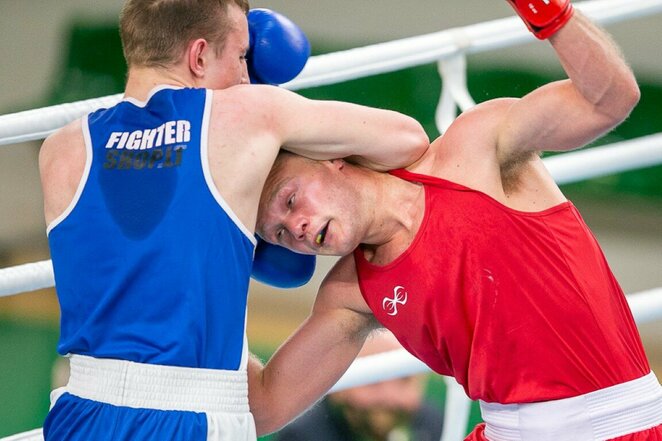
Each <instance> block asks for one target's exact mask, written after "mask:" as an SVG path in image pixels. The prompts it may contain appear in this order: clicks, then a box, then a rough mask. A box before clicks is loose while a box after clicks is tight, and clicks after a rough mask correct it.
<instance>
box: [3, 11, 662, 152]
mask: <svg viewBox="0 0 662 441" xmlns="http://www.w3.org/2000/svg"><path fill="white" fill-rule="evenodd" d="M575 6H576V7H577V8H578V9H579V10H581V11H582V12H584V13H585V14H587V15H588V16H589V17H591V18H592V19H593V20H595V21H597V22H598V23H601V24H610V23H616V22H619V21H623V20H630V19H634V18H638V17H643V16H648V15H652V14H655V13H659V12H662V0H590V1H584V2H577V3H575ZM531 41H535V38H534V37H533V36H532V35H531V34H530V33H529V32H528V31H527V30H526V28H525V27H524V26H523V25H522V23H521V20H520V19H519V18H518V17H515V16H512V17H508V18H502V19H498V20H492V21H488V22H484V23H479V24H475V25H470V26H465V27H462V28H454V29H448V30H444V31H440V32H435V33H431V34H426V35H421V36H417V37H411V38H404V39H401V40H395V41H390V42H386V43H379V44H374V45H369V46H365V47H360V48H355V49H350V50H346V51H340V52H335V53H331V54H325V55H318V56H315V57H311V59H310V60H309V61H308V63H307V64H306V67H305V68H304V70H303V72H302V73H301V74H300V75H299V76H298V77H297V78H296V79H294V80H293V81H291V82H289V83H286V84H284V85H283V87H286V88H288V89H292V90H298V89H303V88H308V87H316V86H323V85H328V84H333V83H338V82H342V81H347V80H351V79H356V78H361V77H366V76H371V75H376V74H380V73H386V72H392V71H395V70H400V69H404V68H408V67H413V66H418V65H422V64H427V63H433V62H436V61H439V60H444V59H447V58H450V57H453V56H454V55H457V54H458V53H462V54H470V53H478V52H485V51H492V50H494V49H500V48H504V47H509V46H514V45H517V44H522V43H526V42H531ZM121 98H122V94H116V95H109V96H106V97H101V98H93V99H89V100H82V101H77V102H74V103H68V104H60V105H56V106H49V107H44V108H41V109H33V110H27V111H24V112H18V113H14V114H10V115H4V116H0V145H7V144H15V143H19V142H24V141H31V140H37V139H43V138H45V137H46V136H48V135H49V134H50V133H52V132H54V131H55V130H57V129H58V128H60V127H62V126H63V125H65V124H67V123H68V122H70V121H73V120H74V119H76V118H79V117H81V116H83V115H84V114H86V113H88V112H91V111H93V110H96V109H98V108H99V107H108V106H112V105H114V104H116V103H117V102H118V101H119V100H121Z"/></svg>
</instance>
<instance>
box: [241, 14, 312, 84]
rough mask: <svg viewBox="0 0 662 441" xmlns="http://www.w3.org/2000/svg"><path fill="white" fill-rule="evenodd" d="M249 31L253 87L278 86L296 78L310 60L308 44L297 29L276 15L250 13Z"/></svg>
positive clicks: (249, 67)
mask: <svg viewBox="0 0 662 441" xmlns="http://www.w3.org/2000/svg"><path fill="white" fill-rule="evenodd" d="M248 30H249V33H250V47H249V49H248V57H247V58H248V74H249V75H250V77H251V82H252V83H259V84H272V85H278V84H283V83H287V82H288V81H290V80H292V79H294V78H295V77H296V76H297V75H299V73H300V72H301V70H303V67H304V66H305V65H306V62H307V61H308V57H309V56H310V43H309V42H308V38H306V35H305V34H304V33H303V31H302V30H301V29H300V28H299V27H298V26H297V25H295V24H294V23H293V22H292V21H291V20H290V19H289V18H287V17H285V16H284V15H281V14H279V13H278V12H274V11H271V10H269V9H251V10H250V11H248Z"/></svg>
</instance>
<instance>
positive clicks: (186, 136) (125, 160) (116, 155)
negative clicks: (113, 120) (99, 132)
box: [103, 120, 191, 170]
mask: <svg viewBox="0 0 662 441" xmlns="http://www.w3.org/2000/svg"><path fill="white" fill-rule="evenodd" d="M190 140H191V122H190V121H187V120H176V121H167V122H165V123H163V124H161V125H160V126H158V127H156V128H153V129H141V130H134V131H132V132H112V133H111V134H110V136H109V137H108V141H107V142H106V149H108V150H107V153H106V162H105V163H104V165H103V167H104V168H106V169H120V170H121V169H138V170H140V169H143V168H154V167H157V168H162V167H176V166H179V165H180V164H181V161H182V157H183V151H184V149H186V143H188V142H189V141H190ZM163 147H165V149H163ZM120 150H121V151H120Z"/></svg>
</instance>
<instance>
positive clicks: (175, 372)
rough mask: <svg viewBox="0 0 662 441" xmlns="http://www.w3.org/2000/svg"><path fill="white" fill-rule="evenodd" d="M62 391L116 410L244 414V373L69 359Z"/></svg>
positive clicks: (95, 359) (75, 357)
mask: <svg viewBox="0 0 662 441" xmlns="http://www.w3.org/2000/svg"><path fill="white" fill-rule="evenodd" d="M70 365H71V374H70V377H69V383H68V384H67V386H66V388H65V389H66V391H67V392H69V393H71V394H72V395H76V396H78V397H80V398H86V399H89V400H94V401H99V402H102V403H108V404H112V405H115V406H127V407H134V408H147V409H158V410H182V411H190V412H205V413H248V412H249V409H248V381H247V378H248V377H247V373H246V371H225V370H215V369H196V368H184V367H177V366H161V365H155V364H143V363H135V362H131V361H125V360H112V359H100V358H93V357H88V356H83V355H72V356H71V363H70Z"/></svg>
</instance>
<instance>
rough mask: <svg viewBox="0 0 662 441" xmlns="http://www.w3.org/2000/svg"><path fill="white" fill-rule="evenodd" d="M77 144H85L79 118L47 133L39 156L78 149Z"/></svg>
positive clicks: (47, 156)
mask: <svg viewBox="0 0 662 441" xmlns="http://www.w3.org/2000/svg"><path fill="white" fill-rule="evenodd" d="M78 146H82V147H84V146H85V140H84V138H83V131H82V126H81V120H80V119H77V120H75V121H73V122H70V123H69V124H67V125H66V126H64V127H62V128H61V129H59V130H57V131H55V132H54V133H52V134H51V135H49V136H48V137H47V138H46V140H44V142H43V144H42V146H41V149H40V157H41V156H44V157H45V159H46V158H50V156H51V155H55V154H56V153H57V154H59V153H63V152H64V151H65V150H67V151H68V150H74V151H75V150H79V149H78V148H77V147H78Z"/></svg>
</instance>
